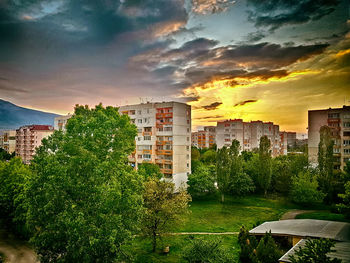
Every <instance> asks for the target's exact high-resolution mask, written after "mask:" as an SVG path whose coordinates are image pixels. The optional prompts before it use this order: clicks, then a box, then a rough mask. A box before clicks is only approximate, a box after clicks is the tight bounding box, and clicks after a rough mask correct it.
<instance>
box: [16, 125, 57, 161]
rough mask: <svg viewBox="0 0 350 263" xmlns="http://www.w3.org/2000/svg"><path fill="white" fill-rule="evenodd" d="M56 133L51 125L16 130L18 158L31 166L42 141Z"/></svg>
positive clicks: (28, 126) (23, 127)
mask: <svg viewBox="0 0 350 263" xmlns="http://www.w3.org/2000/svg"><path fill="white" fill-rule="evenodd" d="M53 132H54V129H53V127H52V126H51V125H26V126H22V127H20V128H19V129H17V130H16V156H19V157H21V159H22V161H23V162H24V163H25V164H29V163H30V161H31V160H32V159H33V155H34V154H35V149H36V148H37V147H39V146H40V145H41V140H42V139H44V138H47V137H49V136H50V135H51V134H52V133H53Z"/></svg>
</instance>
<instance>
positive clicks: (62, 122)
mask: <svg viewBox="0 0 350 263" xmlns="http://www.w3.org/2000/svg"><path fill="white" fill-rule="evenodd" d="M70 117H72V115H70V114H68V115H66V116H59V117H56V118H55V122H54V128H55V130H56V131H65V130H66V124H67V121H68V120H69V119H70Z"/></svg>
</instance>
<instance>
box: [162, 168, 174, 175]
mask: <svg viewBox="0 0 350 263" xmlns="http://www.w3.org/2000/svg"><path fill="white" fill-rule="evenodd" d="M160 172H161V173H163V174H172V173H173V169H160Z"/></svg>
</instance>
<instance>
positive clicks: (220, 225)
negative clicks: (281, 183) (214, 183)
mask: <svg viewBox="0 0 350 263" xmlns="http://www.w3.org/2000/svg"><path fill="white" fill-rule="evenodd" d="M225 199H226V200H225V203H224V204H222V203H220V201H219V200H220V198H219V197H212V198H209V199H206V200H196V201H193V202H192V203H191V206H190V210H191V214H189V215H188V216H187V218H186V220H185V223H184V224H183V225H182V226H177V227H174V228H173V230H172V231H173V232H238V231H239V229H240V227H241V226H242V225H245V226H246V227H247V228H252V227H253V226H255V225H257V224H260V223H262V222H264V221H271V220H278V219H279V218H280V217H281V215H282V214H283V213H285V212H286V211H288V210H290V209H296V208H299V207H297V206H296V205H293V204H291V203H289V202H288V201H286V199H283V198H267V199H266V198H263V197H260V196H248V197H243V198H233V197H229V196H228V197H226V198H225ZM193 237H194V238H205V239H212V238H218V239H220V240H221V241H222V244H223V246H226V247H227V248H228V249H229V250H231V251H232V253H233V254H234V255H235V256H236V257H237V258H238V251H239V247H238V243H237V235H222V236H216V235H215V236H214V235H211V236H210V235H201V236H199V235H194V236H192V238H193ZM190 242H191V236H165V237H163V238H162V240H161V241H160V242H159V246H158V248H159V252H158V253H152V252H151V248H152V245H151V242H150V240H149V239H145V238H142V237H137V238H136V239H135V240H134V242H133V244H132V248H131V250H132V251H133V252H132V253H133V255H135V262H181V256H182V254H183V251H184V249H185V248H186V246H188V245H189V244H190ZM165 246H170V253H169V254H168V255H164V254H162V253H161V249H162V248H164V247H165Z"/></svg>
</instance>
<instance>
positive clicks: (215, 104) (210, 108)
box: [203, 101, 222, 110]
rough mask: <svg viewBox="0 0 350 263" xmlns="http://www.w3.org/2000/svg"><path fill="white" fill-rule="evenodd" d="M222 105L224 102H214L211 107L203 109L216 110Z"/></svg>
mask: <svg viewBox="0 0 350 263" xmlns="http://www.w3.org/2000/svg"><path fill="white" fill-rule="evenodd" d="M221 104H222V102H219V101H216V102H213V103H211V104H209V105H205V106H203V108H204V109H206V110H216V109H217V108H218V107H219V106H220V105H221Z"/></svg>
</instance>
